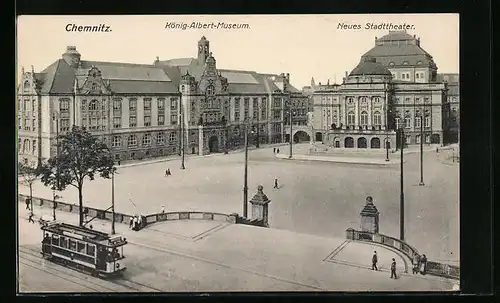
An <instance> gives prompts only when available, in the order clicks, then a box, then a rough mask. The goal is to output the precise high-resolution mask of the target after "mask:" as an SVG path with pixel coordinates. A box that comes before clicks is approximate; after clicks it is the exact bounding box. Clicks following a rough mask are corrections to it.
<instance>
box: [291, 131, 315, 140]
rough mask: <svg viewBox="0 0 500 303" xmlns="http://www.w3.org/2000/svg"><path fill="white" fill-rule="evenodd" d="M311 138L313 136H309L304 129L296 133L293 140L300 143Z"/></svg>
mask: <svg viewBox="0 0 500 303" xmlns="http://www.w3.org/2000/svg"><path fill="white" fill-rule="evenodd" d="M310 140H311V138H310V137H309V134H308V133H306V132H305V131H303V130H299V131H297V132H296V133H295V135H293V142H294V143H300V142H304V141H306V142H308V141H310Z"/></svg>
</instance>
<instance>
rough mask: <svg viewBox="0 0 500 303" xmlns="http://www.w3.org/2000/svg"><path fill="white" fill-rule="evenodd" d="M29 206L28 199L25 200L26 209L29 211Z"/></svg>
mask: <svg viewBox="0 0 500 303" xmlns="http://www.w3.org/2000/svg"><path fill="white" fill-rule="evenodd" d="M30 204H31V201H30V198H26V209H27V210H30Z"/></svg>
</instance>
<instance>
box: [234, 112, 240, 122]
mask: <svg viewBox="0 0 500 303" xmlns="http://www.w3.org/2000/svg"><path fill="white" fill-rule="evenodd" d="M234 121H240V112H239V111H235V112H234Z"/></svg>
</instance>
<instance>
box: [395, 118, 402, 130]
mask: <svg viewBox="0 0 500 303" xmlns="http://www.w3.org/2000/svg"><path fill="white" fill-rule="evenodd" d="M394 123H395V124H396V129H399V128H400V127H401V118H400V117H395V118H394Z"/></svg>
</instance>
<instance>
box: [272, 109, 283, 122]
mask: <svg viewBox="0 0 500 303" xmlns="http://www.w3.org/2000/svg"><path fill="white" fill-rule="evenodd" d="M273 114H274V115H273V117H274V119H276V120H279V119H281V112H280V111H279V110H275V111H274V112H273Z"/></svg>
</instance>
